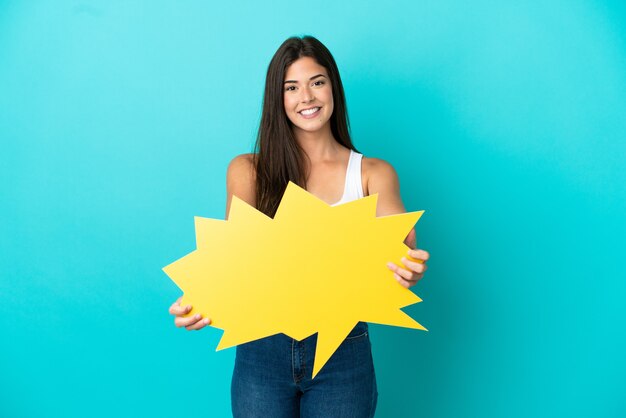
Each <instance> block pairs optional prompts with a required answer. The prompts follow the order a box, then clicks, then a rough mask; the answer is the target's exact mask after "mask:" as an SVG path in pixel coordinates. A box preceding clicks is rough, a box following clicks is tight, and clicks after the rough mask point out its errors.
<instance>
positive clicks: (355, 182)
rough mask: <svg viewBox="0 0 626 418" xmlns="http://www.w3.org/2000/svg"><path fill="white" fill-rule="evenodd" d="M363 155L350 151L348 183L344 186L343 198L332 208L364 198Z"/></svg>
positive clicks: (347, 173)
mask: <svg viewBox="0 0 626 418" xmlns="http://www.w3.org/2000/svg"><path fill="white" fill-rule="evenodd" d="M362 158H363V154H359V153H357V152H354V151H352V150H350V158H349V159H348V168H347V169H346V182H345V184H344V186H343V196H341V199H339V201H338V202H336V203H333V204H332V205H331V206H336V205H341V204H342V203H347V202H351V201H353V200H357V199H360V198H362V197H363V183H362V182H361V159H362Z"/></svg>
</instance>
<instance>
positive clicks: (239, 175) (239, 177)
mask: <svg viewBox="0 0 626 418" xmlns="http://www.w3.org/2000/svg"><path fill="white" fill-rule="evenodd" d="M254 182H255V176H254V166H253V161H252V154H242V155H238V156H237V157H235V158H233V159H232V161H231V162H230V164H229V165H228V171H227V172H226V193H227V199H226V217H225V218H226V219H228V212H229V211H230V202H231V199H232V196H233V195H235V196H237V197H238V198H240V199H242V200H244V201H245V202H246V203H249V204H250V205H252V206H255V204H254V203H255V183H254ZM181 298H182V297H180V298H178V299H177V300H176V302H174V303H172V306H170V310H169V311H170V314H172V315H174V325H176V326H177V327H179V328H182V327H184V328H186V329H187V330H188V331H193V330H200V329H202V328H204V327H205V326H206V325H208V324H210V323H211V320H210V319H209V318H202V316H201V315H200V314H196V315H194V316H190V317H186V316H185V315H186V314H187V313H189V311H191V305H187V306H180V301H181Z"/></svg>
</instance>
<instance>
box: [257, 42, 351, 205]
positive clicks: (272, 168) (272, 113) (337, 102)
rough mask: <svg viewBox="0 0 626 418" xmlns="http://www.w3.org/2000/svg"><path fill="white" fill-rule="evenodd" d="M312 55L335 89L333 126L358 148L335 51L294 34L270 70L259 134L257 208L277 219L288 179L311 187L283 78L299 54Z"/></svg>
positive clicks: (346, 142) (340, 136)
mask: <svg viewBox="0 0 626 418" xmlns="http://www.w3.org/2000/svg"><path fill="white" fill-rule="evenodd" d="M301 57H311V58H313V59H314V60H315V61H316V62H317V63H318V64H319V65H321V66H323V67H324V68H326V71H327V72H328V77H329V79H330V82H331V87H332V91H333V102H334V110H333V114H332V115H331V117H330V128H331V132H332V134H333V136H334V138H335V139H336V140H337V142H339V143H340V144H341V145H343V146H345V147H347V148H348V149H352V150H354V151H356V148H355V147H354V145H352V140H351V139H350V132H349V131H350V125H349V122H348V112H347V108H346V99H345V95H344V92H343V85H342V84H341V78H340V77H339V70H338V69H337V64H336V63H335V59H334V58H333V56H332V55H331V53H330V51H329V50H328V49H327V48H326V47H325V46H324V45H323V44H322V43H321V42H320V41H318V40H317V39H316V38H314V37H312V36H303V37H291V38H289V39H287V40H286V41H285V42H283V43H282V45H281V46H280V47H279V48H278V50H277V51H276V53H275V54H274V56H273V57H272V60H271V61H270V64H269V67H268V69H267V76H266V79H265V94H264V96H263V113H262V116H261V124H260V126H259V132H258V135H257V140H256V145H255V154H254V165H255V167H256V206H257V209H258V210H260V211H261V212H263V213H265V214H266V215H267V216H270V217H273V216H274V215H275V214H276V210H277V209H278V204H279V203H280V199H281V197H282V195H283V193H284V192H285V188H286V187H287V183H289V181H292V182H294V183H296V184H297V185H299V186H300V187H303V188H306V173H305V168H306V166H305V158H306V155H305V152H304V150H303V149H302V148H301V147H300V145H299V144H298V142H297V141H296V138H295V135H294V133H293V130H292V127H291V121H289V119H288V118H287V114H286V113H285V107H284V97H283V94H284V93H283V89H284V85H283V83H284V81H285V73H286V71H287V68H288V67H289V66H290V65H291V64H292V63H293V62H294V61H296V60H297V59H298V58H301Z"/></svg>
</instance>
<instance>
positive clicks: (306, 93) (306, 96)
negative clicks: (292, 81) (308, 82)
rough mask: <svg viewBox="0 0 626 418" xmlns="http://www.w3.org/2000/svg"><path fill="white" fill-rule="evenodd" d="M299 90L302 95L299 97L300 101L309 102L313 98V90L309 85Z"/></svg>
mask: <svg viewBox="0 0 626 418" xmlns="http://www.w3.org/2000/svg"><path fill="white" fill-rule="evenodd" d="M301 91H302V96H301V97H300V99H301V100H302V103H310V102H312V101H313V100H315V95H313V91H312V90H311V88H310V87H305V88H303V89H302V90H301Z"/></svg>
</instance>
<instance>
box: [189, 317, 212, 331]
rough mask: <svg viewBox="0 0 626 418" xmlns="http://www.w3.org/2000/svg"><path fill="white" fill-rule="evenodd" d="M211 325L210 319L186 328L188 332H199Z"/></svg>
mask: <svg viewBox="0 0 626 418" xmlns="http://www.w3.org/2000/svg"><path fill="white" fill-rule="evenodd" d="M210 323H211V320H210V319H209V318H204V319H201V320H200V321H198V322H196V323H195V324H193V325H189V326H186V327H185V328H186V329H187V331H197V330H199V329H202V328H204V327H206V326H207V325H209V324H210Z"/></svg>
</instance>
